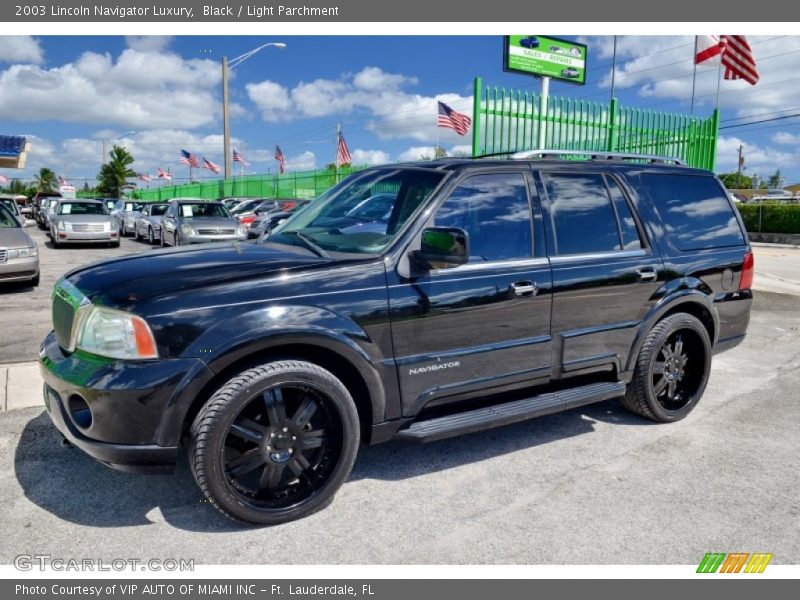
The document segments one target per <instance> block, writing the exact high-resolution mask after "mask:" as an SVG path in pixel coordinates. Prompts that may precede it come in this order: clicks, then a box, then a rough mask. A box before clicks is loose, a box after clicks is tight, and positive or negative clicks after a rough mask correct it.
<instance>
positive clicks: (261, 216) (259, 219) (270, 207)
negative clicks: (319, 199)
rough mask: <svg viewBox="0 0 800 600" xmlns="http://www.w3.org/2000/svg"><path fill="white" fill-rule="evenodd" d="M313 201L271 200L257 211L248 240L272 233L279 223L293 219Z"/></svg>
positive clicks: (298, 199) (296, 199) (302, 199)
mask: <svg viewBox="0 0 800 600" xmlns="http://www.w3.org/2000/svg"><path fill="white" fill-rule="evenodd" d="M309 202H311V200H307V199H304V198H293V199H291V200H269V201H267V202H264V203H263V204H261V205H260V206H259V207H258V208H257V209H256V215H255V217H254V218H253V220H252V222H251V223H250V227H249V228H248V229H247V238H248V239H255V238H260V237H261V236H263V235H264V234H265V233H269V232H270V231H272V230H273V229H274V228H275V226H276V225H278V223H281V222H283V221H285V220H286V219H288V218H289V217H291V216H292V215H293V214H294V213H295V212H297V211H298V210H299V209H301V208H303V207H304V206H306V205H307V204H308V203H309Z"/></svg>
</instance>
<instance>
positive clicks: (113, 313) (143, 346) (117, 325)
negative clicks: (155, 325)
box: [77, 306, 158, 359]
mask: <svg viewBox="0 0 800 600" xmlns="http://www.w3.org/2000/svg"><path fill="white" fill-rule="evenodd" d="M77 347H78V348H80V349H81V350H85V351H86V352H91V353H92V354H99V355H100V356H108V357H110V358H128V359H145V358H158V351H157V350H156V342H155V339H154V338H153V333H152V332H151V331H150V327H149V326H148V325H147V322H146V321H145V320H144V319H142V318H141V317H137V316H136V315H132V314H130V313H127V312H124V311H120V310H113V309H111V308H104V307H101V306H92V307H91V308H90V309H89V314H88V315H87V316H86V317H85V318H84V319H83V325H82V327H81V330H80V332H79V333H78V343H77Z"/></svg>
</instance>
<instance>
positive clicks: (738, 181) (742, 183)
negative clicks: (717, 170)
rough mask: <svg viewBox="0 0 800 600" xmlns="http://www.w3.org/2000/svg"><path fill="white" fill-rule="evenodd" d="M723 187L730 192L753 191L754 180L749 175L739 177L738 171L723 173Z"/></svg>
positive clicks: (721, 175)
mask: <svg viewBox="0 0 800 600" xmlns="http://www.w3.org/2000/svg"><path fill="white" fill-rule="evenodd" d="M719 179H720V181H722V185H724V186H725V187H726V188H728V189H729V190H751V189H753V178H752V177H748V176H747V175H744V174H742V175H739V173H737V172H736V171H734V172H733V173H721V174H720V176H719Z"/></svg>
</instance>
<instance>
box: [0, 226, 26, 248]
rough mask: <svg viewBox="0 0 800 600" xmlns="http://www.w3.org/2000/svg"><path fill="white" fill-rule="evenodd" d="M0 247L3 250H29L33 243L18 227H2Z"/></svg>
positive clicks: (0, 230)
mask: <svg viewBox="0 0 800 600" xmlns="http://www.w3.org/2000/svg"><path fill="white" fill-rule="evenodd" d="M0 246H2V247H3V248H30V247H31V246H33V241H32V240H31V238H30V237H29V236H28V234H27V233H25V231H24V230H23V229H21V228H19V227H9V228H5V227H4V228H2V229H0Z"/></svg>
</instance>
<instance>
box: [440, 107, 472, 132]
mask: <svg viewBox="0 0 800 600" xmlns="http://www.w3.org/2000/svg"><path fill="white" fill-rule="evenodd" d="M438 104H439V121H438V123H439V127H446V128H447V129H453V130H454V131H455V132H456V133H457V134H458V135H467V131H469V126H470V125H472V119H470V118H469V117H468V116H467V115H464V114H461V113H460V112H457V111H455V110H453V109H452V108H450V107H449V106H447V104H445V103H444V102H438Z"/></svg>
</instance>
